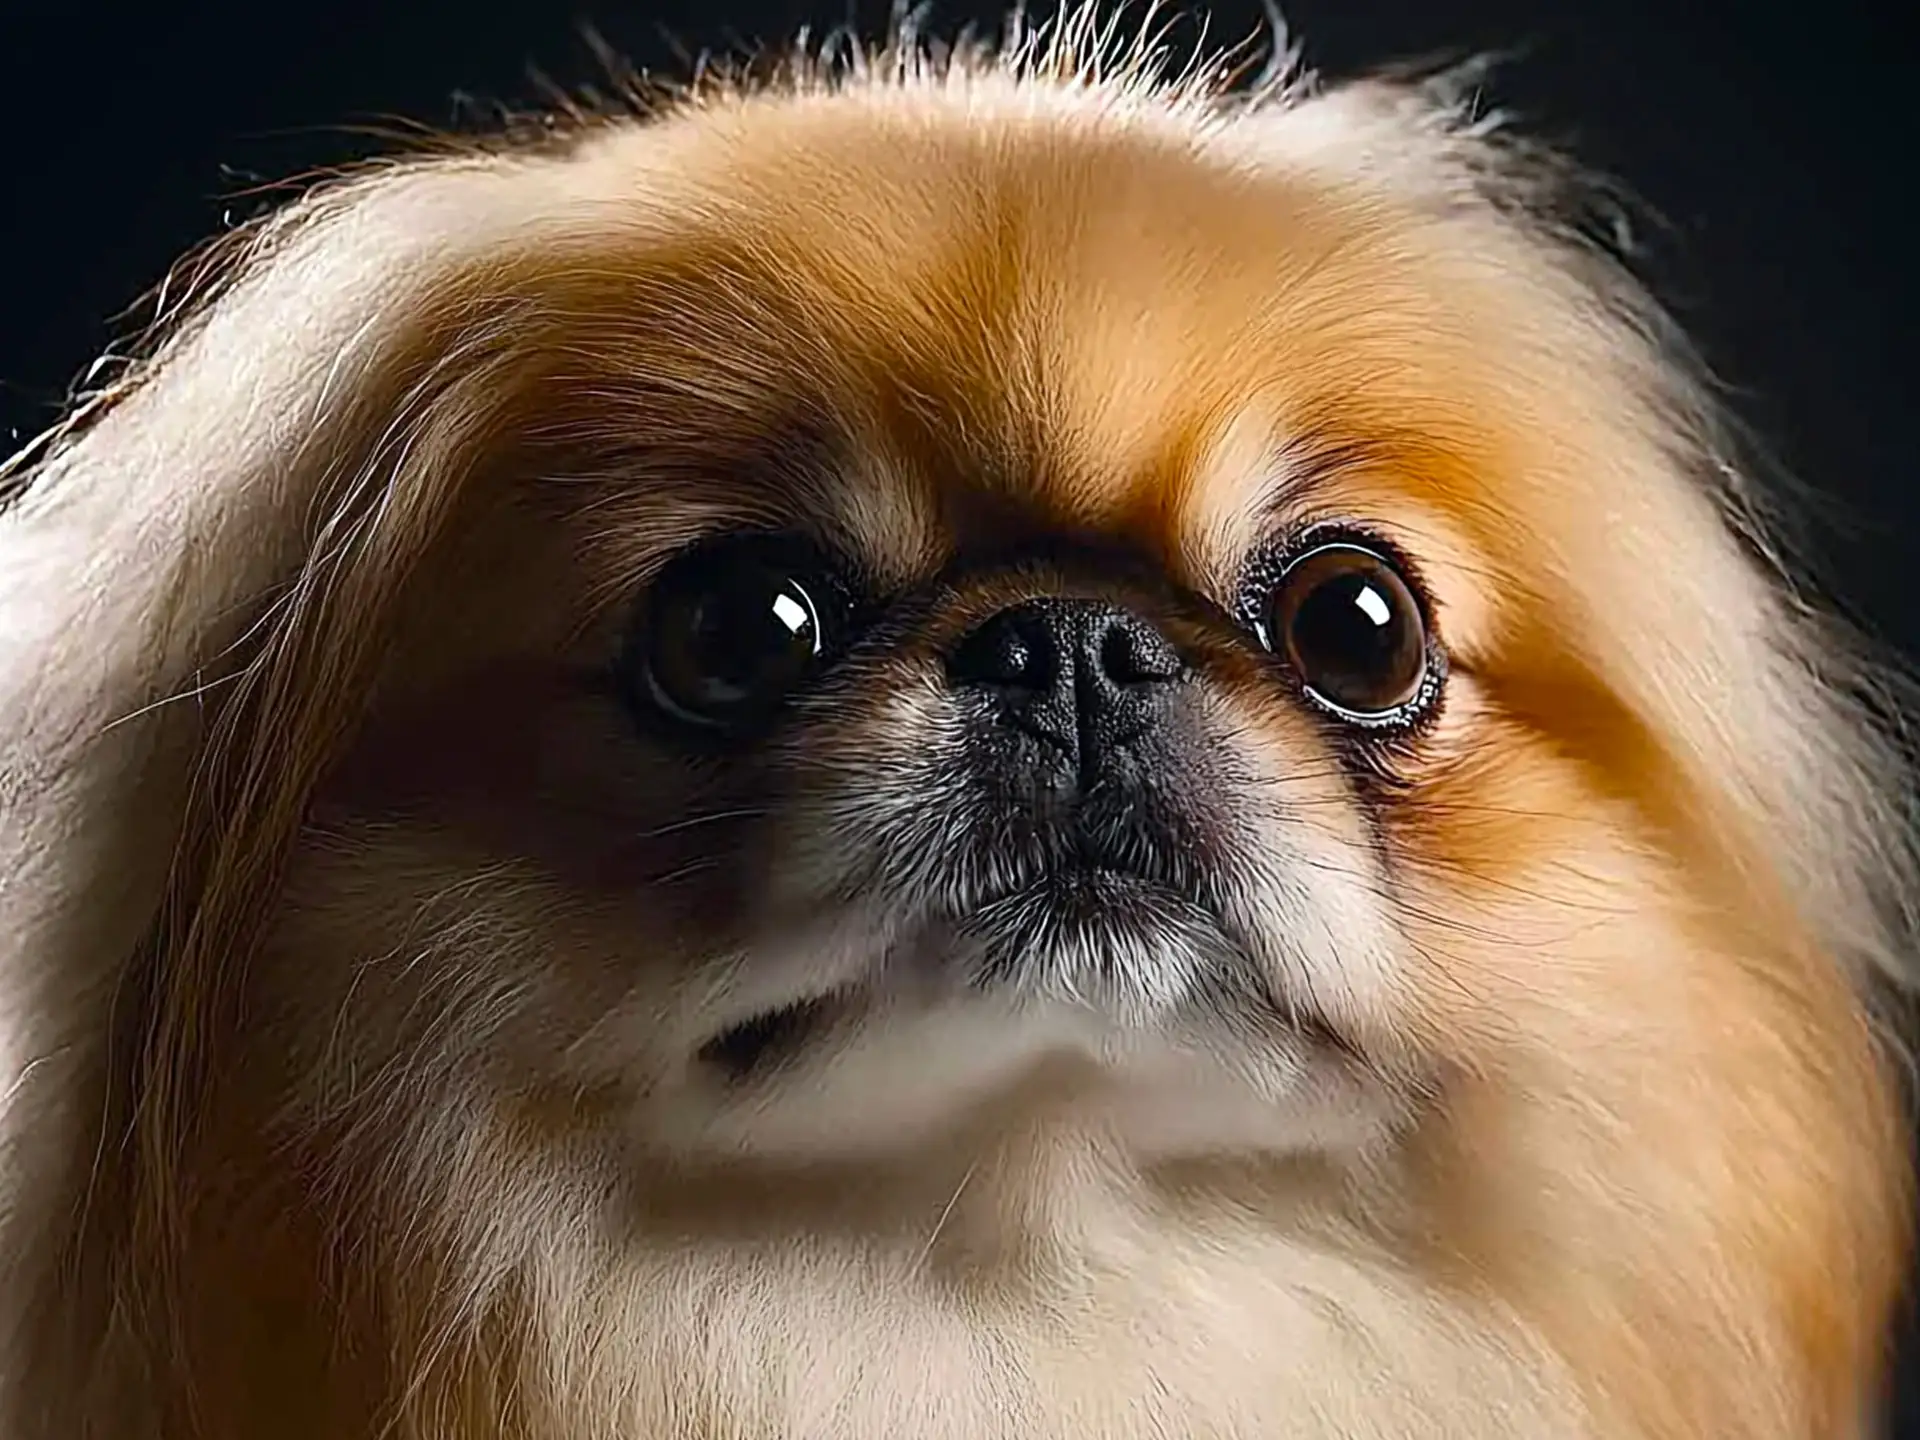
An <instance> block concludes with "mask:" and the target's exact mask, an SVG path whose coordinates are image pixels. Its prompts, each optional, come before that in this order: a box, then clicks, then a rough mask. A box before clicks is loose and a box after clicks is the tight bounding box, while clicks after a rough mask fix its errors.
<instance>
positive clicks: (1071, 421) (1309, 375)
mask: <svg viewBox="0 0 1920 1440" xmlns="http://www.w3.org/2000/svg"><path fill="white" fill-rule="evenodd" d="M950 108H951V107H948V106H945V105H942V104H923V105H920V106H919V107H918V108H916V110H915V111H914V113H913V114H912V115H911V116H910V117H909V116H907V115H904V114H902V113H900V112H899V111H898V110H897V109H890V108H887V107H884V106H876V105H873V104H867V105H865V106H853V105H834V104H830V103H826V102H812V103H803V102H789V103H788V104H786V105H784V106H769V107H767V108H766V110H765V112H764V113H760V112H758V111H755V110H754V109H753V108H752V107H748V109H747V110H746V111H744V112H743V113H742V114H741V115H740V116H737V117H734V119H733V120H732V121H731V123H729V124H726V125H715V126H709V127H706V128H705V129H700V128H699V127H696V130H697V134H696V137H695V139H694V140H691V141H688V142H686V143H685V146H684V151H683V153H681V154H680V155H679V156H678V159H677V163H676V166H675V178H674V181H673V184H672V185H671V186H670V187H669V190H670V191H672V192H675V193H674V196H673V200H672V201H671V202H670V203H673V204H674V206H675V208H676V209H677V210H678V211H679V214H680V217H681V218H680V219H679V220H678V221H677V224H678V225H679V226H680V227H682V228H681V232H680V235H679V237H678V245H679V246H680V247H683V253H686V254H689V255H700V256H705V257H707V258H706V261H705V263H704V267H703V265H702V264H701V263H698V262H696V263H693V264H690V265H688V266H686V267H685V268H684V270H683V272H682V273H681V274H680V275H679V276H678V277H677V278H676V280H675V283H674V286H673V290H672V298H673V299H674V301H675V303H685V304H693V305H696V306H699V307H702V308H705V309H708V310H709V311H710V312H716V314H717V316H718V315H722V314H731V315H732V316H733V317H734V318H736V319H737V318H738V317H739V316H740V315H741V314H742V312H744V311H751V312H752V317H751V321H750V323H749V324H748V325H747V326H746V327H745V328H737V329H735V331H734V332H733V337H732V340H731V342H730V343H729V341H728V339H727V338H725V337H726V335H727V332H728V326H727V324H726V323H725V320H724V319H722V323H720V324H719V325H718V326H716V328H715V330H714V335H715V343H714V344H712V345H711V346H710V347H708V348H707V350H706V352H705V354H704V355H700V356H694V355H688V356H686V357H685V362H686V363H693V364H706V365H712V366H716V367H721V368H725V367H728V366H733V365H748V366H751V367H753V368H754V369H755V370H756V371H765V370H767V369H769V368H780V367H786V368H788V369H789V370H790V371H791V372H796V373H790V374H789V375H788V376H787V381H786V383H788V384H790V385H793V386H797V387H799V388H801V389H803V390H804V391H805V392H806V393H807V401H806V404H807V408H809V409H810V410H814V411H817V412H819V413H821V414H824V416H825V417H827V424H828V426H829V427H830V428H831V429H832V430H833V431H835V432H837V434H838V436H839V440H840V445H839V447H838V448H840V449H841V450H842V451H843V452H844V453H843V455H842V457H841V459H840V461H839V463H840V464H841V465H842V466H843V467H850V468H852V469H853V470H855V471H857V472H859V473H857V474H854V475H848V476H846V477H845V481H844V483H841V484H835V485H829V486H826V487H824V494H823V495H822V497H821V498H825V499H827V500H829V501H830V503H832V504H833V505H834V506H835V507H836V508H837V509H838V510H839V511H840V512H841V514H840V516H839V519H840V520H841V522H842V523H843V525H844V527H845V528H846V529H847V530H849V531H850V532H852V533H853V534H854V535H855V536H857V537H858V539H859V541H860V543H861V545H862V548H863V549H865V550H867V551H869V552H870V553H871V554H873V556H874V558H876V559H878V560H879V561H880V563H881V564H882V567H883V568H892V567H894V566H896V565H897V566H900V567H903V568H904V567H905V566H907V565H908V564H909V563H912V564H915V565H917V564H919V563H920V562H921V561H923V560H924V559H925V558H926V557H928V556H931V555H934V554H937V553H938V552H940V551H943V550H946V549H950V548H951V547H953V546H955V545H966V544H970V543H974V542H976V541H982V540H992V541H998V540H1002V539H1005V538H1007V535H1008V532H1009V531H1012V530H1018V529H1020V528H1023V527H1032V528H1036V529H1040V530H1049V529H1067V530H1074V531H1093V532H1098V533H1102V534H1106V535H1109V536H1111V537H1114V538H1120V539H1124V540H1126V541H1127V542H1129V543H1130V544H1132V545H1134V546H1135V547H1136V548H1144V549H1148V550H1150V551H1152V552H1154V553H1156V554H1158V555H1159V556H1160V557H1161V558H1163V559H1165V560H1167V561H1168V562H1169V563H1171V564H1172V565H1173V566H1174V568H1176V569H1178V570H1181V571H1183V572H1189V573H1191V572H1193V571H1196V570H1200V569H1205V568H1208V567H1209V566H1212V565H1217V564H1219V563H1221V562H1222V560H1223V557H1224V555H1225V553H1226V552H1229V551H1231V550H1233V549H1234V548H1235V547H1236V546H1238V545H1240V544H1241V543H1242V542H1243V541H1244V534H1242V533H1238V532H1244V531H1245V530H1246V529H1247V528H1248V525H1249V523H1250V522H1249V521H1248V520H1247V518H1246V517H1247V515H1248V513H1249V512H1251V511H1252V510H1254V509H1256V508H1257V507H1258V505H1259V503H1260V501H1261V499H1262V497H1263V496H1264V495H1266V494H1267V493H1269V492H1271V491H1272V490H1273V489H1274V488H1275V487H1276V486H1277V485H1279V484H1281V483H1282V482H1283V481H1284V480H1285V478H1286V472H1287V470H1288V465H1287V463H1286V458H1287V455H1288V453H1289V451H1290V450H1292V449H1294V448H1297V447H1298V445H1299V443H1300V442H1301V441H1302V440H1303V438H1305V437H1308V436H1310V435H1312V434H1313V433H1314V432H1316V431H1317V430H1318V429H1320V428H1322V427H1323V425H1324V421H1325V419H1326V417H1327V416H1328V415H1330V414H1332V413H1334V412H1335V411H1336V410H1338V409H1339V407H1340V406H1341V405H1342V404H1343V403H1344V402H1345V401H1347V400H1350V399H1351V397H1352V394H1353V392H1354V391H1355V390H1356V389H1357V388H1360V387H1358V385H1357V384H1356V382H1355V380H1354V375H1355V374H1356V372H1358V371H1364V370H1370V371H1371V372H1372V373H1373V374H1375V375H1379V374H1382V373H1384V372H1385V371H1386V370H1388V369H1390V368H1393V367H1404V366H1405V364H1406V357H1405V355H1404V353H1403V352H1402V351H1400V350H1396V349H1394V348H1393V347H1392V345H1391V344H1389V343H1387V339H1388V337H1390V336H1393V335H1403V334H1405V333H1407V331H1408V330H1417V329H1418V328H1419V326H1420V324H1421V320H1420V317H1418V316H1413V317H1406V316H1402V317H1401V318H1400V319H1398V320H1395V319H1393V318H1392V314H1391V312H1392V310H1393V306H1394V304H1395V297H1396V296H1402V297H1409V298H1412V299H1413V300H1415V301H1416V302H1417V300H1418V298H1419V297H1418V296H1417V295H1416V294H1415V292H1414V291H1413V289H1412V287H1410V286H1409V285H1408V284H1407V283H1406V282H1405V279H1404V277H1392V276H1389V275H1387V274H1385V271H1386V270H1387V269H1388V268H1389V267H1388V266H1386V265H1385V263H1384V262H1383V260H1382V257H1381V256H1379V255H1378V254H1376V253H1374V252H1375V248H1376V247H1374V246H1373V245H1371V244H1370V243H1369V242H1370V240H1371V236H1370V235H1369V234H1368V233H1367V227H1365V226H1363V225H1359V224H1356V222H1355V219H1354V217H1353V216H1352V215H1351V214H1350V213H1348V211H1347V210H1346V209H1343V207H1341V206H1340V205H1337V204H1330V203H1328V200H1327V197H1326V196H1325V195H1324V194H1323V193H1321V191H1319V190H1317V189H1316V188H1315V187H1313V186H1310V185H1308V184H1306V183H1305V182H1304V181H1300V180H1298V179H1289V178H1288V177H1286V176H1284V175H1272V176H1269V175H1255V174H1251V173H1249V171H1248V170H1247V169H1246V168H1245V167H1244V166H1243V165H1239V164H1236V163H1231V162H1230V160H1229V158H1228V157H1225V156H1217V155H1211V154H1209V153H1207V151H1206V150H1205V148H1204V147H1203V146H1202V145H1200V144H1199V143H1198V141H1197V139H1196V137H1194V136H1191V135H1188V136H1185V137H1184V138H1175V137H1172V136H1169V135H1168V134H1164V133H1160V132H1158V131H1156V130H1155V129H1154V128H1153V127H1150V126H1149V127H1142V126H1136V125H1130V124H1124V123H1118V122H1114V123H1105V124H1102V123H1095V122H1091V121H1089V120H1087V119H1086V117H1080V118H1079V119H1078V120H1076V121H1074V122H1073V123H1069V122H1068V121H1067V120H1066V119H1064V118H1062V117H1059V116H1051V115H1024V116H1015V117H1007V116H999V117H993V118H992V119H990V121H989V122H988V123H981V122H980V120H979V117H977V116H973V115H970V114H967V113H964V112H960V113H949V112H950ZM636 138H638V137H636ZM703 269H704V274H703ZM1356 293H1364V294H1367V295H1368V296H1370V297H1371V298H1370V305H1369V307H1368V308H1366V309H1364V310H1362V312H1361V313H1360V314H1358V315H1356V314H1354V313H1353V306H1352V304H1351V301H1352V298H1353V296H1354V295H1355V294H1356ZM1370 347H1371V352H1372V353H1371V355H1370ZM909 557H912V558H911V560H910V558H909Z"/></svg>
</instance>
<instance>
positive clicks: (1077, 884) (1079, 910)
mask: <svg viewBox="0 0 1920 1440" xmlns="http://www.w3.org/2000/svg"><path fill="white" fill-rule="evenodd" d="M1179 868H1180V867H1176V866H1172V865H1169V864H1165V863H1160V862H1158V861H1157V860H1156V859H1155V858H1154V857H1153V856H1151V855H1147V856H1140V855H1119V854H1115V853H1113V852H1111V851H1103V852H1094V851H1090V850H1084V849H1083V850H1078V851H1076V852H1074V853H1071V854H1069V855H1065V856H1061V857H1059V858H1058V859H1057V860H1056V861H1055V862H1054V863H1053V864H1049V865H1033V866H1018V867H1011V868H1009V869H1003V870H1002V871H1001V872H1000V873H999V874H997V875H996V876H995V883H993V884H991V885H984V884H983V885H975V886H961V887H957V888H956V890H955V891H952V892H949V893H948V894H946V895H944V896H942V897H941V898H940V901H939V903H937V904H934V905H930V906H927V907H924V909H923V911H922V913H923V916H924V921H925V933H926V936H927V939H928V944H927V947H926V948H927V949H928V950H929V951H930V952H932V953H935V954H943V955H959V956H964V957H965V958H964V959H963V960H960V961H958V962H956V963H954V964H952V965H951V966H950V967H949V966H947V965H946V962H942V964H943V973H940V974H937V975H936V976H935V977H934V988H935V989H936V990H938V989H940V988H942V987H943V986H944V988H946V989H947V990H950V991H952V992H954V993H968V992H970V993H972V994H975V995H984V994H989V993H1002V994H1008V995H1018V994H1021V993H1025V992H1028V991H1032V992H1035V993H1040V992H1043V991H1045V989H1046V988H1047V981H1048V980H1053V981H1064V982H1067V983H1066V984H1065V986H1064V988H1066V989H1070V990H1073V991H1075V992H1077V993H1082V994H1085V995H1087V996H1090V997H1091V996H1095V995H1098V994H1101V993H1103V992H1104V993H1106V994H1109V995H1112V994H1114V993H1115V992H1117V991H1121V990H1125V989H1128V988H1140V986H1141V985H1143V984H1145V983H1147V977H1143V976H1140V975H1137V974H1133V973H1131V972H1135V971H1138V970H1139V969H1140V968H1141V967H1144V966H1149V965H1150V964H1151V961H1150V959H1149V958H1148V957H1150V956H1151V955H1152V954H1154V953H1155V952H1156V951H1161V952H1166V951H1171V950H1173V949H1174V948H1176V947H1175V946H1174V944H1173V943H1172V942H1173V941H1174V940H1175V938H1176V937H1177V938H1178V939H1179V940H1180V942H1181V945H1182V947H1184V949H1186V950H1188V951H1190V950H1192V949H1193V948H1194V938H1193V937H1195V936H1196V935H1205V936H1207V937H1210V938H1209V939H1208V941H1207V942H1205V943H1206V946H1207V948H1210V949H1211V948H1219V949H1221V950H1225V949H1227V948H1230V942H1228V940H1227V939H1226V936H1225V934H1224V930H1223V927H1222V925H1221V922H1220V920H1219V917H1218V915H1217V913H1216V911H1215V910H1214V908H1213V907H1212V906H1211V905H1209V904H1207V903H1206V901H1205V899H1204V898H1203V896H1202V895H1201V894H1200V893H1199V890H1198V887H1197V886H1196V885H1194V884H1192V883H1191V882H1190V877H1184V876H1182V875H1180V874H1178V873H1177V871H1178V869H1179ZM1183 880H1187V881H1188V883H1182V881H1183ZM862 994H863V992H862V991H861V990H859V989H856V988H850V987H842V988H840V989H836V990H833V991H829V992H826V993H821V994H815V995H808V996H803V997H800V998H796V999H793V1000H789V1001H785V1002H783V1003H781V1004H779V1005H778V1006H775V1007H772V1008H770V1009H765V1010H760V1011H757V1012H755V1013H753V1014H751V1015H748V1016H746V1017H744V1018H742V1019H739V1020H737V1021H734V1022H732V1023H730V1024H728V1025H727V1026H726V1027H725V1028H724V1029H722V1030H720V1031H718V1032H717V1033H715V1034H714V1035H712V1037H711V1038H709V1039H708V1040H706V1041H705V1042H704V1043H703V1044H702V1045H701V1046H700V1047H699V1049H698V1051H697V1052H696V1058H697V1060H698V1063H699V1064H700V1065H701V1066H703V1067H704V1068H706V1069H707V1070H708V1071H709V1072H711V1073H714V1074H716V1075H718V1076H720V1077H721V1078H723V1079H724V1080H725V1081H727V1082H729V1083H733V1084H738V1083H741V1082H744V1081H747V1080H751V1079H757V1078H762V1077H764V1076H766V1075H768V1074H771V1073H772V1072H774V1071H776V1070H779V1069H781V1068H783V1067H784V1066H785V1065H786V1063H787V1062H789V1061H792V1060H795V1059H797V1058H798V1057H800V1056H801V1055H802V1054H803V1053H804V1052H805V1051H806V1050H808V1049H809V1048H811V1047H812V1046H813V1045H815V1044H816V1043H818V1042H819V1041H820V1040H821V1039H823V1038H824V1037H825V1036H826V1035H827V1034H828V1032H830V1031H832V1030H834V1029H836V1028H840V1027H843V1026H845V1025H846V1024H848V1023H849V1022H850V1021H851V1020H852V1019H853V1018H854V1016H855V1014H856V1012H858V1011H860V1010H861V1009H862V1004H863V1001H862ZM868 998H871V997H868Z"/></svg>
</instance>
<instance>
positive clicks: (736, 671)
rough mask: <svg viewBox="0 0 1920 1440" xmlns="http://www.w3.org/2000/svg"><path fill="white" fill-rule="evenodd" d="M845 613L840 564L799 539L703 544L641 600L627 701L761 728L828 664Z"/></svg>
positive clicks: (707, 721) (686, 726) (624, 665)
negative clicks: (831, 562) (834, 565)
mask: <svg viewBox="0 0 1920 1440" xmlns="http://www.w3.org/2000/svg"><path fill="white" fill-rule="evenodd" d="M846 615H847V606H846V603H845V600H844V592H843V590H842V587H841V586H840V585H839V584H838V582H837V579H836V577H835V575H834V573H833V570H832V568H831V567H830V566H828V565H827V564H826V563H825V562H824V561H823V559H822V558H821V557H820V556H819V555H818V554H817V553H815V552H814V551H813V550H812V549H811V548H810V547H808V546H806V545H805V544H803V543H801V542H799V541H795V540H792V539H789V538H786V537H774V536H744V537H734V538H730V539H726V540H719V541H713V542H710V543H708V544H705V545H702V546H699V547H697V548H695V549H694V550H692V551H689V552H688V553H687V554H685V555H682V556H681V557H679V558H678V559H676V560H674V561H673V562H672V563H671V564H669V565H668V566H667V568H666V569H665V570H663V571H662V572H661V574H660V576H659V578H658V579H657V580H655V581H654V583H653V585H652V586H651V587H650V588H649V590H648V591H647V594H646V596H645V598H644V600H643V601H642V604H641V607H640V611H639V613H638V615H637V616H636V618H635V623H634V626H633V628H632V630H631V632H630V633H629V636H628V640H627V645H626V649H625V651H624V653H623V656H622V660H621V669H622V679H623V681H624V684H625V688H626V691H627V694H628V697H629V700H630V702H631V703H632V704H633V705H634V706H635V707H636V708H637V709H638V710H640V711H641V712H642V713H643V715H644V716H645V717H647V718H653V719H664V720H666V721H668V722H669V723H671V724H673V725H675V726H677V727H679V728H681V729H682V730H688V731H695V732H704V733H707V734H709V735H720V734H728V733H737V732H740V731H744V730H749V729H752V728H755V727H757V726H759V725H761V724H764V723H765V722H766V721H767V720H768V719H770V718H771V716H772V715H773V713H774V712H775V711H777V710H778V709H779V707H780V706H781V705H782V704H783V703H784V702H785V701H786V700H787V699H788V698H789V697H790V696H791V695H792V693H793V692H794V691H795V690H796V689H798V688H799V687H800V686H801V685H803V684H804V683H805V682H806V681H807V680H808V679H809V678H810V677H811V676H812V675H813V674H814V672H815V671H816V670H817V669H818V668H819V667H820V666H821V665H822V664H823V663H824V662H825V660H826V658H827V657H828V655H829V653H830V652H831V650H832V649H833V647H834V646H835V645H837V644H838V643H839V642H840V640H841V638H842V634H841V632H842V629H843V627H844V624H845V621H846Z"/></svg>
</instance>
